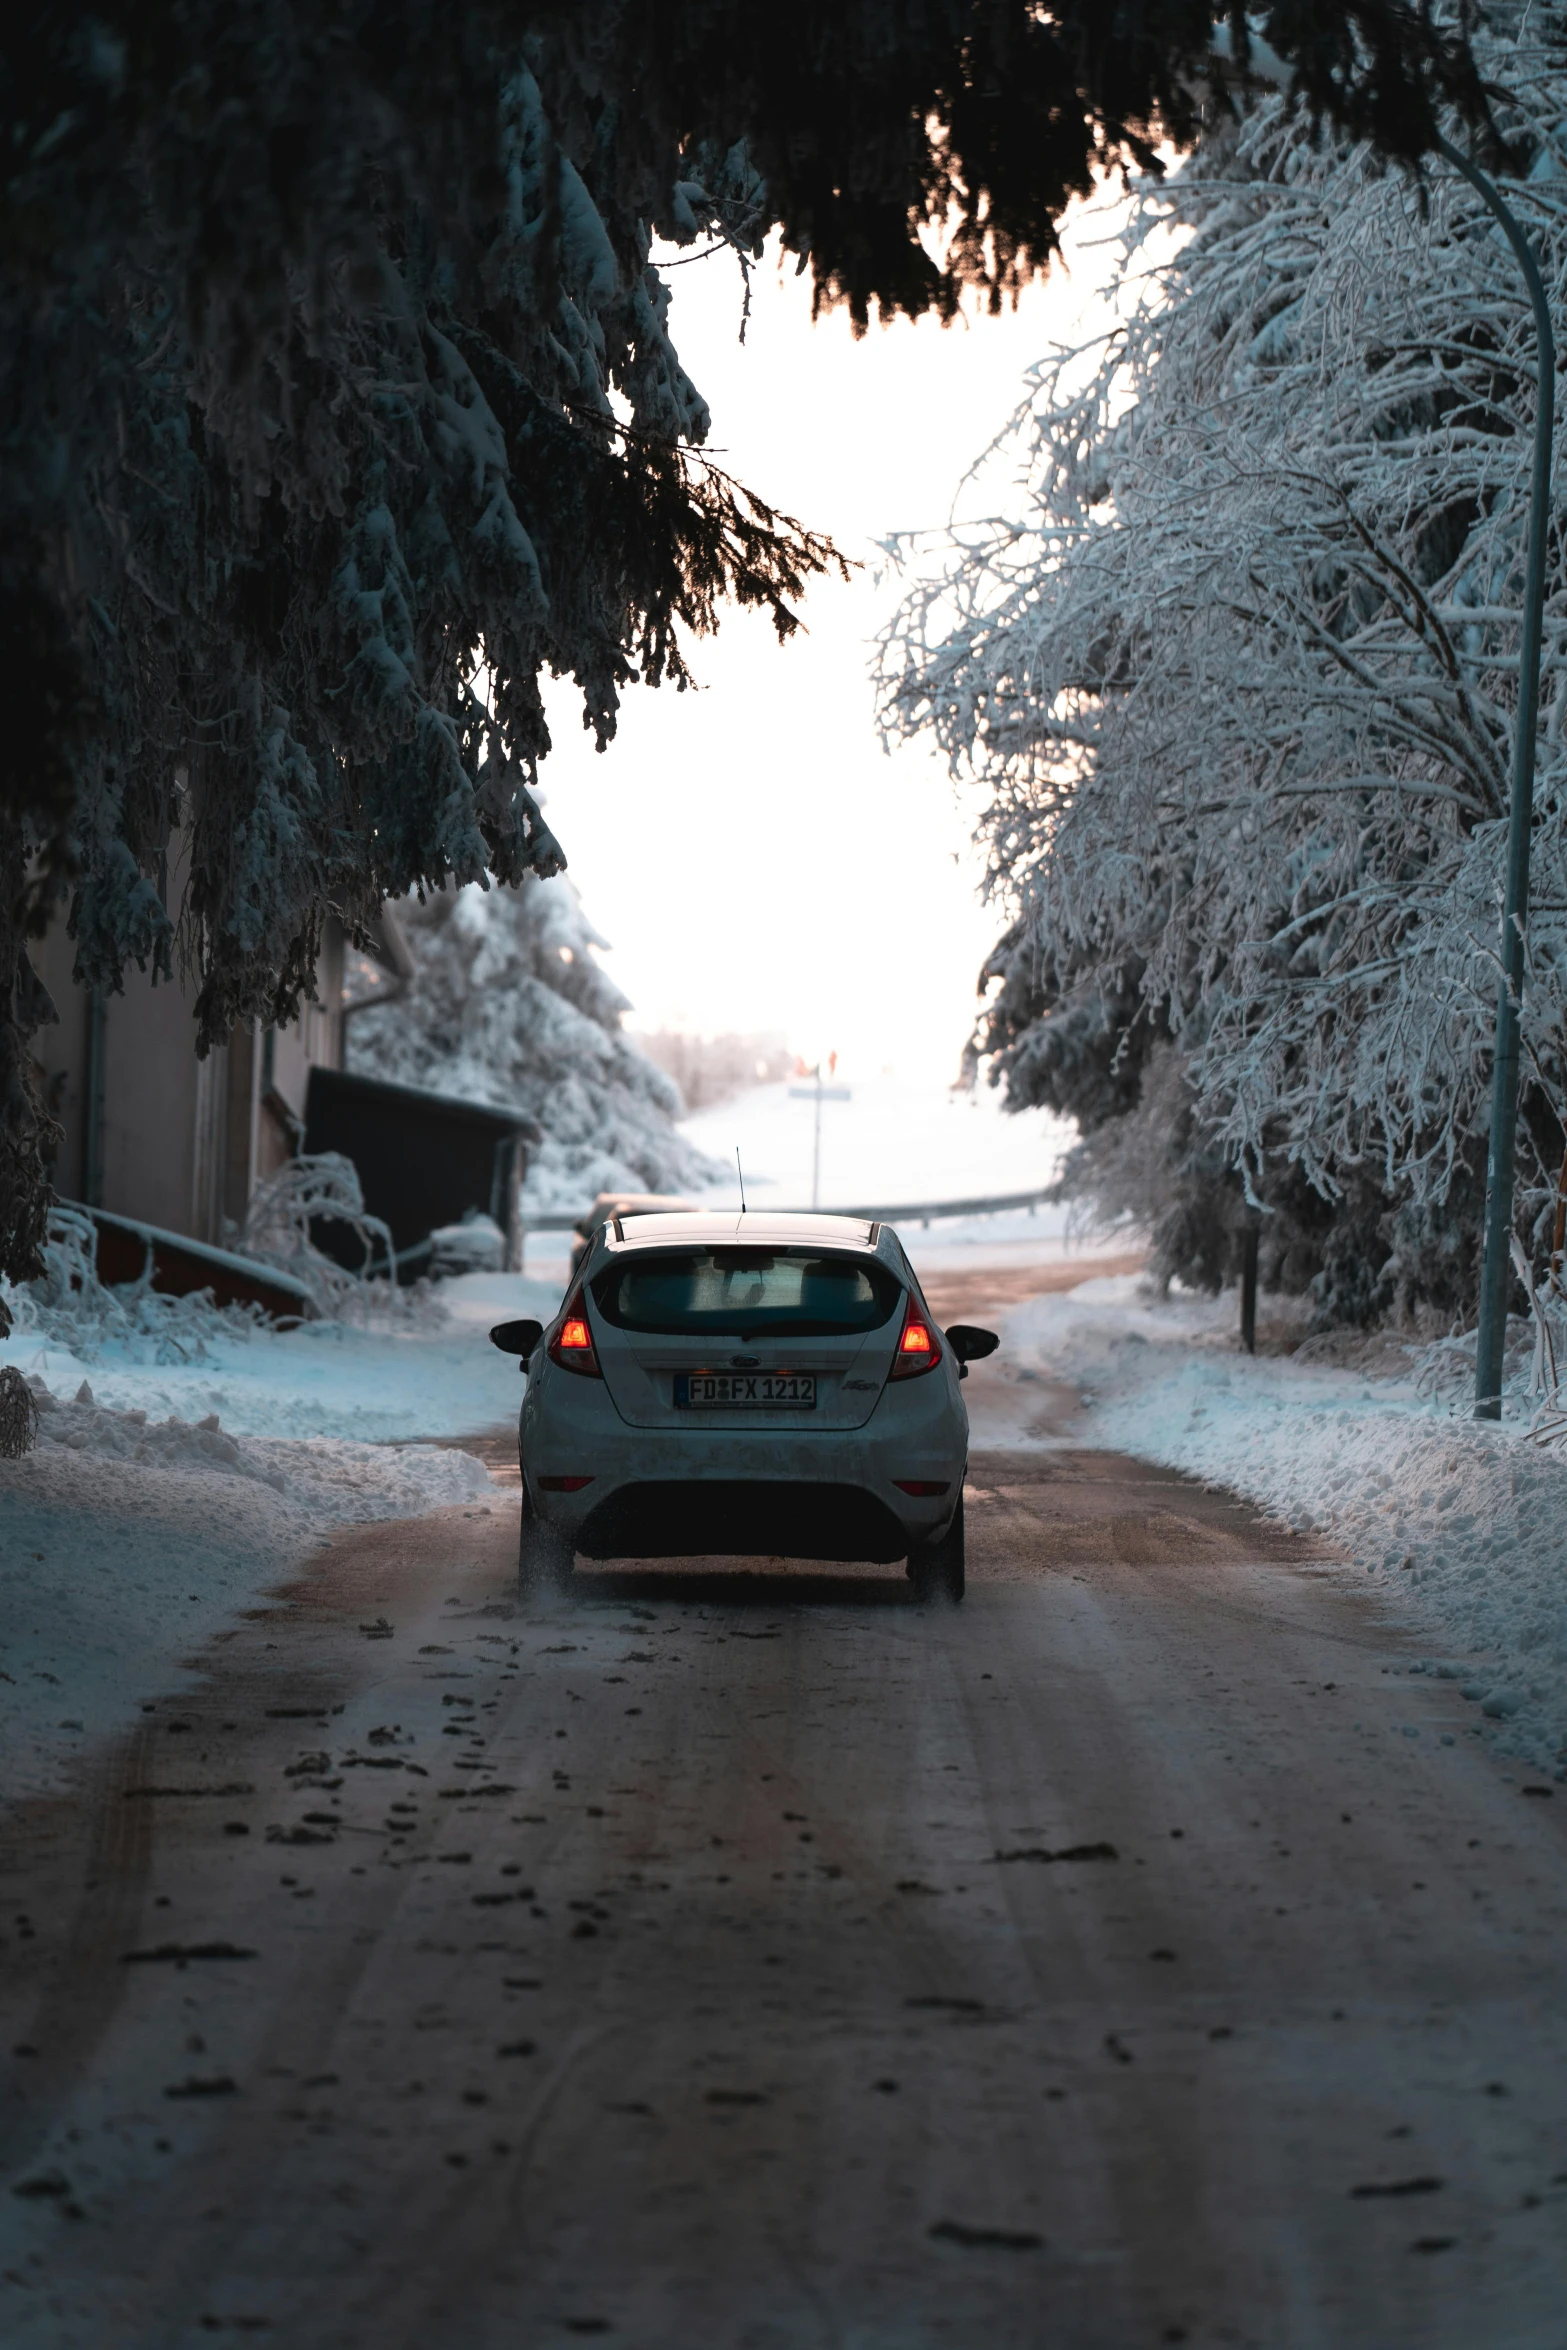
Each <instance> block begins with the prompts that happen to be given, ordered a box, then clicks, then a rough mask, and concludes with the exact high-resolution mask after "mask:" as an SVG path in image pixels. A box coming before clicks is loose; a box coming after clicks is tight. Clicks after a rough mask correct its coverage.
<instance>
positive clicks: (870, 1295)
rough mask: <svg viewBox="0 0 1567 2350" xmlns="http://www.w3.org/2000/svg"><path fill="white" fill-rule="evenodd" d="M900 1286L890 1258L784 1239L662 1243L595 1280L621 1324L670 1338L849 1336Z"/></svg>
mask: <svg viewBox="0 0 1567 2350" xmlns="http://www.w3.org/2000/svg"><path fill="white" fill-rule="evenodd" d="M901 1294H902V1291H901V1285H900V1283H899V1282H898V1279H897V1277H896V1275H895V1274H893V1273H891V1272H890V1271H889V1270H888V1269H887V1267H886V1266H885V1265H881V1264H877V1263H875V1262H874V1261H872V1262H867V1261H866V1260H865V1259H864V1258H854V1257H834V1256H822V1255H819V1254H817V1253H815V1252H813V1251H811V1250H807V1249H782V1248H779V1249H766V1248H699V1249H681V1250H679V1251H678V1252H677V1251H675V1250H671V1251H670V1252H669V1253H668V1254H667V1255H666V1254H664V1252H663V1251H660V1252H659V1253H658V1254H657V1255H653V1254H651V1253H650V1254H649V1255H647V1256H645V1257H634V1258H632V1259H630V1260H629V1261H628V1262H626V1263H622V1264H618V1265H611V1266H609V1267H608V1268H607V1269H606V1270H605V1271H604V1272H602V1273H601V1274H600V1275H599V1276H598V1279H597V1280H596V1281H595V1282H594V1284H593V1301H594V1303H595V1305H596V1306H597V1307H598V1309H599V1312H600V1313H601V1314H602V1315H603V1317H604V1319H605V1321H606V1322H609V1323H612V1324H613V1325H614V1327H615V1328H616V1329H617V1330H632V1331H646V1332H648V1333H649V1334H650V1335H653V1334H657V1335H658V1336H660V1337H669V1338H673V1337H690V1338H706V1337H720V1336H722V1337H726V1338H762V1337H779V1338H784V1337H791V1336H792V1337H797V1338H830V1337H835V1336H839V1335H841V1336H843V1337H852V1336H854V1335H855V1334H857V1333H858V1332H860V1331H862V1330H876V1329H879V1328H880V1326H881V1324H882V1323H883V1322H885V1321H886V1320H887V1319H888V1317H889V1316H890V1314H891V1313H892V1310H893V1307H894V1306H895V1305H896V1304H897V1302H898V1299H899V1297H900V1295H901Z"/></svg>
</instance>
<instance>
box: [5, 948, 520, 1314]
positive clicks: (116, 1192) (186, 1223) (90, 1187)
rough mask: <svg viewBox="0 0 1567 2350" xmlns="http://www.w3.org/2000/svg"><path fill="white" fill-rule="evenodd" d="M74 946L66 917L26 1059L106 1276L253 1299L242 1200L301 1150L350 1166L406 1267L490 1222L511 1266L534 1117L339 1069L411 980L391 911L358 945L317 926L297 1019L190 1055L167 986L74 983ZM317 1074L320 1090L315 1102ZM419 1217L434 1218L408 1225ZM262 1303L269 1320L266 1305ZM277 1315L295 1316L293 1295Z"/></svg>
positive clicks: (66, 1196) (45, 974) (190, 1027)
mask: <svg viewBox="0 0 1567 2350" xmlns="http://www.w3.org/2000/svg"><path fill="white" fill-rule="evenodd" d="M75 952H76V950H75V943H74V941H73V940H72V939H71V938H70V937H69V936H68V935H67V933H66V928H65V923H64V921H63V919H62V920H60V921H57V922H56V923H55V924H54V925H53V926H52V927H51V929H50V930H49V932H48V934H47V936H46V937H45V938H44V940H43V941H42V942H41V945H40V946H39V947H38V948H37V949H35V951H34V955H33V961H34V967H35V968H36V970H37V972H38V976H39V978H40V979H41V980H42V981H43V983H44V985H45V987H46V988H47V989H48V991H49V994H50V996H51V998H52V999H53V1002H54V1005H55V1008H56V1010H57V1012H58V1013H59V1019H58V1022H57V1023H55V1024H53V1025H51V1026H49V1027H46V1028H43V1029H41V1030H40V1031H39V1032H38V1034H37V1036H36V1038H35V1039H34V1046H33V1050H34V1058H35V1061H36V1064H37V1067H38V1071H39V1077H40V1082H41V1086H42V1091H43V1095H44V1099H45V1101H46V1102H47V1104H48V1106H49V1109H50V1111H51V1112H52V1114H53V1116H54V1117H55V1118H56V1119H57V1120H58V1121H59V1124H60V1126H61V1128H62V1129H63V1132H62V1136H61V1140H60V1142H59V1145H58V1146H57V1149H56V1152H55V1158H54V1163H53V1166H52V1168H51V1174H52V1178H53V1182H54V1187H55V1190H56V1192H57V1193H58V1194H59V1195H60V1197H61V1198H62V1199H63V1200H67V1201H71V1202H74V1203H76V1204H78V1205H80V1206H82V1207H85V1208H87V1209H88V1210H89V1211H91V1212H92V1213H93V1216H94V1220H95V1222H96V1223H97V1225H98V1228H99V1264H100V1269H101V1270H102V1273H103V1276H104V1278H105V1279H107V1280H110V1281H120V1280H134V1279H136V1278H138V1277H139V1276H140V1274H141V1272H142V1270H143V1267H144V1265H145V1266H148V1267H150V1268H151V1269H152V1274H153V1279H154V1283H155V1286H157V1287H159V1288H171V1289H176V1290H190V1289H195V1288H200V1287H207V1286H212V1287H213V1288H214V1293H215V1295H218V1296H219V1298H220V1302H222V1300H223V1299H224V1297H225V1296H228V1297H237V1296H241V1295H244V1294H259V1292H258V1291H257V1289H256V1285H255V1282H254V1281H253V1280H252V1281H250V1285H249V1289H248V1290H247V1287H246V1283H247V1278H248V1276H250V1275H254V1274H256V1273H257V1272H258V1271H259V1268H256V1267H254V1266H248V1265H247V1264H246V1261H245V1260H243V1259H241V1258H239V1257H238V1256H236V1255H235V1253H234V1252H235V1250H236V1249H237V1248H238V1247H239V1246H240V1245H241V1237H240V1236H241V1235H242V1234H243V1231H244V1228H245V1220H246V1216H247V1213H248V1211H249V1208H250V1203H251V1200H252V1199H253V1197H254V1195H255V1193H256V1191H257V1189H258V1188H259V1186H260V1185H262V1184H264V1183H265V1182H266V1181H267V1180H268V1179H269V1178H270V1177H271V1176H273V1175H275V1174H276V1173H277V1172H278V1170H279V1169H280V1168H281V1167H283V1166H284V1165H285V1164H286V1163H287V1161H288V1160H289V1159H291V1158H293V1157H295V1156H296V1155H298V1153H299V1152H301V1151H302V1150H305V1149H307V1148H308V1149H312V1150H323V1149H344V1150H345V1152H346V1155H348V1156H350V1157H353V1158H354V1160H355V1164H356V1166H357V1167H358V1170H359V1175H360V1182H361V1186H362V1188H363V1190H364V1193H365V1197H366V1206H367V1207H368V1209H369V1211H370V1212H371V1214H380V1215H382V1216H383V1217H384V1218H385V1220H386V1221H387V1222H388V1223H390V1224H391V1225H392V1228H393V1232H394V1236H395V1238H396V1241H397V1246H398V1249H399V1254H400V1255H402V1256H405V1257H406V1259H407V1264H406V1268H405V1270H406V1272H407V1273H410V1274H411V1273H413V1272H416V1271H418V1270H420V1269H422V1265H423V1263H424V1261H425V1260H426V1259H427V1257H428V1251H421V1249H420V1246H419V1243H420V1242H421V1241H422V1239H423V1238H424V1235H425V1233H427V1232H428V1231H429V1230H430V1229H432V1228H433V1227H434V1226H436V1225H443V1224H455V1223H457V1222H459V1221H460V1220H461V1218H462V1217H463V1216H464V1215H465V1214H477V1215H489V1216H493V1217H494V1219H495V1221H496V1222H497V1224H499V1226H500V1228H501V1230H502V1232H503V1233H504V1234H505V1235H506V1238H507V1244H508V1259H509V1260H510V1261H520V1240H519V1236H518V1232H517V1205H516V1194H517V1191H518V1189H519V1187H520V1184H521V1180H522V1175H523V1172H524V1166H525V1145H526V1143H527V1141H529V1140H531V1139H532V1138H533V1134H534V1129H533V1128H532V1127H531V1125H530V1122H529V1121H528V1120H526V1119H525V1118H522V1117H521V1116H520V1115H519V1116H512V1115H510V1114H508V1113H506V1112H499V1111H476V1110H475V1109H474V1107H473V1106H472V1105H471V1104H469V1103H466V1102H458V1101H447V1100H446V1099H445V1098H444V1097H443V1096H441V1095H439V1094H418V1093H412V1092H410V1091H409V1090H408V1089H406V1088H403V1087H399V1086H382V1085H378V1084H376V1083H375V1082H374V1081H372V1080H370V1079H366V1078H353V1079H349V1078H347V1077H344V1076H342V1075H341V1074H340V1073H341V1072H342V1069H343V1061H344V1052H343V1036H344V1024H345V1022H346V1021H347V1020H348V1019H350V1018H351V1017H352V1015H353V1013H354V1012H355V1010H357V1009H358V1008H359V1007H360V1006H361V1005H363V1004H367V1003H375V1002H384V1001H385V1000H386V999H387V997H388V996H390V995H394V994H396V993H397V992H399V991H400V989H401V987H402V986H403V984H404V982H405V981H406V980H407V979H408V978H409V977H410V976H411V975H412V971H413V962H412V958H411V956H410V954H409V951H408V948H407V945H406V943H405V941H404V939H403V937H402V934H401V932H400V931H399V929H398V927H397V922H396V917H395V915H394V913H393V912H392V910H391V909H390V908H387V909H385V910H384V911H383V914H382V917H381V920H380V922H379V923H378V925H377V928H376V931H375V933H374V934H373V936H372V939H371V941H370V946H369V950H368V951H366V950H364V949H360V948H356V947H354V946H353V945H352V944H351V943H350V942H349V941H348V939H347V938H346V937H345V935H344V933H343V931H342V929H341V927H340V926H339V925H338V924H336V923H329V924H328V926H327V931H326V935H325V938H324V941H323V945H322V951H321V958H320V961H319V963H318V964H317V967H316V999H315V1001H314V1002H307V1003H306V1004H304V1005H303V1006H302V1008H301V1011H300V1016H299V1018H298V1019H297V1020H296V1021H292V1022H290V1023H289V1025H288V1026H287V1027H283V1028H263V1027H262V1026H261V1025H260V1024H259V1023H257V1024H255V1025H253V1026H251V1027H249V1028H239V1029H236V1030H235V1032H234V1033H233V1035H232V1036H231V1037H230V1038H229V1041H228V1043H227V1044H226V1045H221V1046H218V1047H216V1048H215V1049H214V1050H212V1051H211V1052H209V1053H208V1054H207V1055H206V1056H205V1058H204V1059H200V1060H198V1059H197V1057H196V1031H195V1021H194V1017H193V1012H194V996H193V993H192V991H191V990H190V989H189V988H188V987H187V986H185V985H184V984H182V983H181V981H180V980H179V979H177V978H176V979H174V980H172V981H170V980H164V981H161V982H154V980H153V979H152V978H151V977H150V976H149V975H148V974H147V973H145V972H140V971H136V970H131V971H128V972H127V973H126V975H125V984H124V989H123V992H120V993H110V992H108V991H107V990H104V989H95V988H85V987H82V986H80V985H78V983H77V982H76V981H75V980H74V979H73V978H72V976H71V973H72V966H73V963H74V961H75ZM313 1072H320V1073H321V1075H322V1077H323V1078H324V1079H328V1080H330V1081H331V1082H329V1083H328V1084H327V1086H326V1088H325V1091H324V1092H323V1090H322V1089H321V1088H320V1087H317V1088H316V1090H315V1094H314V1097H313V1095H312V1082H311V1081H312V1073H313ZM378 1096H384V1097H386V1098H385V1099H384V1100H378V1099H375V1098H372V1097H378ZM350 1101H351V1103H352V1109H351V1110H350ZM345 1117H346V1123H345ZM446 1127H450V1130H451V1131H450V1135H449V1137H446V1138H445V1139H444V1140H443V1130H444V1129H445V1128H446ZM312 1129H314V1131H312ZM378 1203H380V1204H378ZM388 1206H390V1207H392V1208H393V1209H394V1213H392V1214H387V1212H386V1211H387V1208H388ZM421 1215H428V1217H429V1219H430V1222H429V1223H428V1224H427V1225H425V1226H424V1228H423V1231H421V1232H415V1231H414V1230H413V1228H412V1227H413V1224H414V1223H415V1222H417V1221H418V1219H419V1217H420V1216H421ZM356 1253H357V1252H356ZM261 1302H263V1303H264V1304H266V1305H267V1307H268V1310H269V1311H275V1310H279V1308H278V1301H277V1300H276V1299H273V1298H264V1299H262V1301H261ZM283 1310H289V1311H297V1310H299V1309H298V1301H297V1300H294V1301H292V1302H291V1303H289V1304H288V1305H286V1307H285V1308H284V1309H283Z"/></svg>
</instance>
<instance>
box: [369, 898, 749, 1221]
mask: <svg viewBox="0 0 1567 2350" xmlns="http://www.w3.org/2000/svg"><path fill="white" fill-rule="evenodd" d="M398 916H399V920H400V921H401V923H402V926H403V929H404V931H405V933H406V935H407V939H408V944H409V947H410V949H411V951H412V954H413V958H414V963H415V967H416V968H415V974H414V977H413V979H412V980H411V981H410V982H409V984H408V987H407V990H406V992H405V993H404V994H403V995H401V996H399V997H398V998H397V1000H396V1001H395V1002H391V1003H385V1004H367V1005H366V1006H365V1007H364V1008H363V1009H362V1010H360V1011H358V1012H355V1014H354V1015H353V1018H352V1020H351V1021H350V1023H349V1058H350V1066H351V1067H352V1068H354V1069H356V1070H358V1071H360V1072H362V1073H363V1074H364V1075H366V1076H372V1077H384V1078H388V1079H390V1080H391V1081H392V1083H394V1084H398V1085H422V1086H428V1087H430V1088H432V1089H433V1090H435V1091H437V1092H440V1093H451V1094H458V1095H460V1096H461V1097H462V1098H463V1099H464V1100H466V1101H477V1102H494V1103H496V1104H497V1105H499V1106H500V1107H501V1108H503V1109H521V1110H524V1111H526V1113H527V1114H528V1116H529V1117H531V1118H533V1119H535V1120H536V1121H537V1123H538V1125H539V1126H540V1128H541V1129H542V1130H543V1136H544V1139H543V1142H542V1143H541V1144H540V1145H539V1146H538V1147H537V1148H536V1149H535V1150H534V1151H533V1152H532V1153H531V1154H530V1163H529V1167H528V1176H527V1183H526V1187H525V1190H524V1195H523V1196H524V1202H525V1205H526V1206H527V1207H530V1208H531V1209H532V1210H533V1211H534V1213H536V1214H537V1213H541V1212H546V1211H550V1212H553V1211H558V1210H570V1211H573V1212H575V1211H576V1210H577V1209H579V1208H581V1207H584V1206H585V1205H586V1204H587V1202H588V1201H589V1200H591V1199H593V1198H594V1197H595V1196H596V1195H597V1194H598V1193H599V1192H601V1191H683V1190H688V1189H691V1188H693V1187H700V1186H701V1185H703V1184H706V1183H709V1182H711V1181H712V1180H713V1178H714V1176H715V1175H717V1174H721V1173H723V1170H722V1169H721V1168H717V1167H715V1166H714V1165H713V1163H712V1162H711V1161H710V1160H709V1159H707V1158H705V1157H704V1156H703V1154H702V1153H701V1152H700V1151H698V1150H694V1149H693V1148H692V1146H691V1145H690V1144H689V1143H688V1142H686V1141H685V1140H684V1139H683V1137H682V1136H681V1135H680V1134H678V1133H677V1132H676V1131H675V1121H676V1119H677V1118H679V1117H680V1116H681V1114H682V1108H683V1105H682V1103H681V1099H680V1095H679V1092H678V1090H677V1089H676V1087H675V1086H674V1085H673V1084H671V1082H670V1080H669V1079H668V1078H667V1077H666V1076H665V1075H664V1073H663V1071H662V1070H661V1069H655V1068H654V1066H653V1064H652V1062H651V1061H649V1060H648V1059H647V1058H646V1057H645V1055H644V1054H642V1053H640V1052H638V1050H637V1049H636V1046H635V1045H634V1044H633V1043H632V1042H631V1040H630V1038H629V1037H627V1036H624V1035H622V1033H621V1022H622V1020H623V1018H624V1016H625V1014H626V1013H627V1011H629V1009H630V1006H629V1004H628V1003H627V1000H626V998H625V997H624V996H623V995H622V994H621V992H620V990H619V988H618V987H616V985H615V983H614V981H613V980H612V979H611V978H610V976H609V974H608V973H607V972H606V971H605V969H604V968H603V965H602V964H601V963H600V962H599V961H598V949H599V948H600V947H602V946H603V945H604V941H603V939H602V938H600V936H599V934H598V932H597V931H596V930H595V929H594V928H593V926H592V924H591V923H590V922H589V921H588V919H587V917H586V915H585V914H584V913H583V911H582V906H581V902H580V900H579V899H578V896H577V893H576V890H575V889H574V888H573V887H572V884H571V883H570V882H569V881H568V880H567V879H566V877H565V876H564V874H562V875H560V876H559V877H558V878H556V879H554V880H538V879H535V878H531V877H530V878H529V879H527V880H525V881H524V882H522V883H521V884H520V886H518V887H517V888H514V889H494V888H492V889H484V888H481V887H480V886H479V885H478V884H476V883H473V882H469V883H467V884H466V885H464V886H463V887H460V888H456V889H447V890H439V891H436V892H434V893H432V894H431V895H430V896H429V897H427V898H426V900H425V902H424V904H423V905H418V904H415V903H413V902H411V901H410V902H409V903H408V904H406V905H404V906H401V907H399V909H398Z"/></svg>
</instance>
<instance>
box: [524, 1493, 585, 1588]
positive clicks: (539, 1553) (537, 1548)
mask: <svg viewBox="0 0 1567 2350" xmlns="http://www.w3.org/2000/svg"><path fill="white" fill-rule="evenodd" d="M575 1560H576V1552H575V1551H574V1550H573V1549H572V1546H571V1544H570V1542H569V1541H568V1540H567V1538H566V1537H565V1535H563V1534H559V1533H557V1532H556V1530H555V1528H554V1527H553V1526H547V1525H546V1524H545V1522H544V1520H543V1519H542V1518H540V1517H537V1516H535V1514H534V1510H533V1505H532V1503H531V1502H530V1501H529V1499H528V1488H527V1486H526V1485H524V1486H523V1489H522V1538H521V1541H520V1543H519V1545H518V1551H517V1574H518V1579H519V1580H520V1582H521V1584H522V1587H523V1589H524V1590H525V1591H538V1590H546V1589H549V1588H552V1587H553V1588H556V1589H559V1588H560V1586H562V1585H563V1584H566V1583H569V1582H570V1581H571V1575H572V1568H573V1565H574V1563H575Z"/></svg>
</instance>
